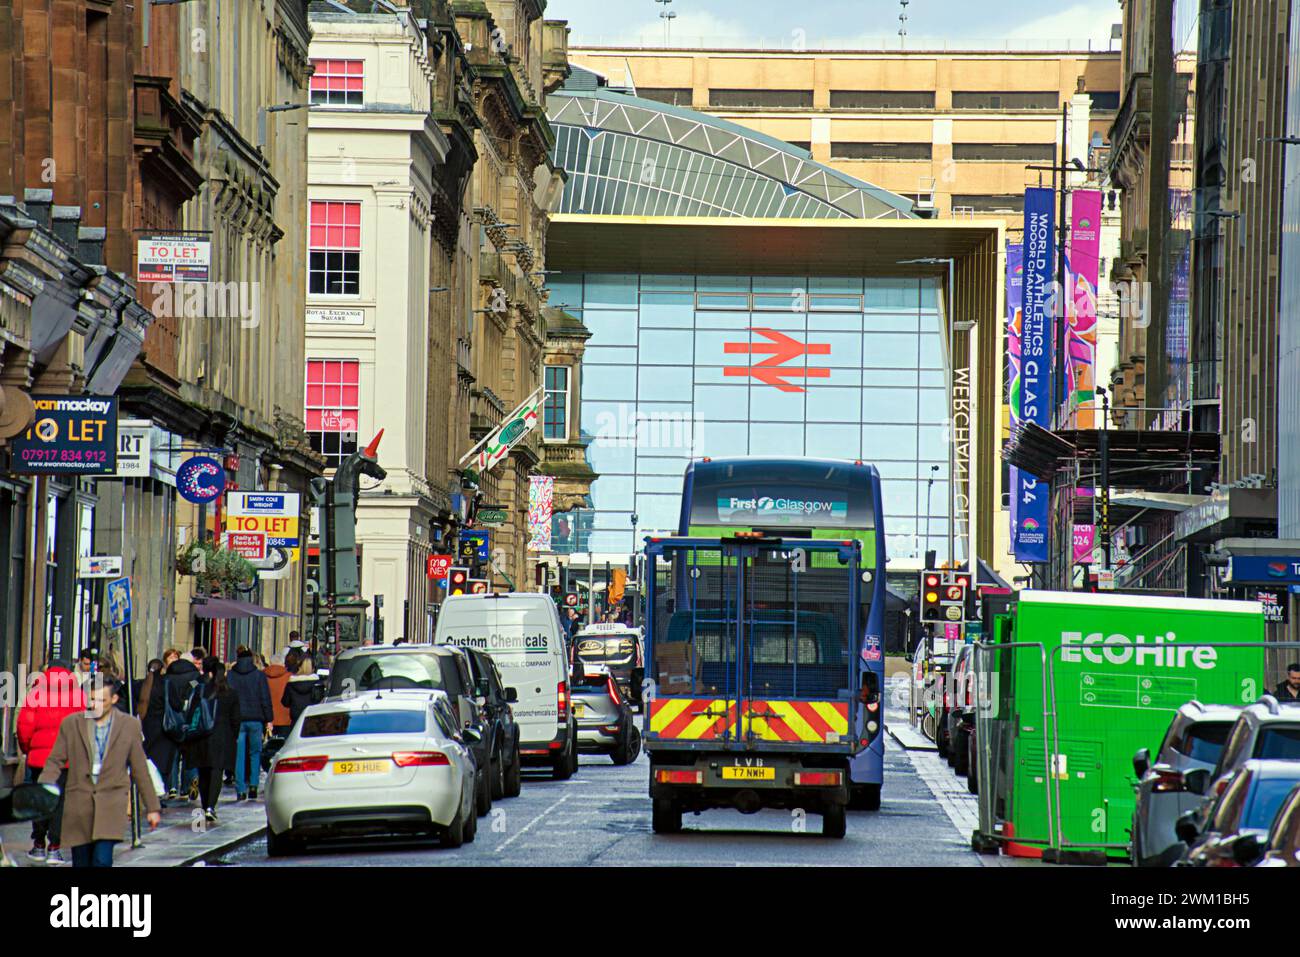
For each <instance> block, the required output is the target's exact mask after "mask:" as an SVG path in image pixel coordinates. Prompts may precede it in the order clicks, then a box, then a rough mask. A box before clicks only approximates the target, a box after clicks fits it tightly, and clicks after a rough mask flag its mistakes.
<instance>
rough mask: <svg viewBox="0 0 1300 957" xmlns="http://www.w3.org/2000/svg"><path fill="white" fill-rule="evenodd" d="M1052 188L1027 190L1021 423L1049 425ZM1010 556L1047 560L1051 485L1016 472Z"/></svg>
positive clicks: (1050, 416) (1051, 309)
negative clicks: (1014, 517) (1014, 518)
mask: <svg viewBox="0 0 1300 957" xmlns="http://www.w3.org/2000/svg"><path fill="white" fill-rule="evenodd" d="M1054 196H1055V190H1051V189H1044V188H1042V187H1030V188H1029V189H1026V190H1025V272H1024V277H1025V285H1024V295H1023V307H1022V310H1021V312H1022V315H1021V320H1020V421H1021V422H1033V423H1035V424H1037V425H1041V426H1043V427H1044V428H1051V426H1052V421H1051V419H1052V395H1051V392H1052V384H1051V383H1052V353H1053V351H1054V349H1053V342H1052V338H1053V329H1054V322H1053V312H1054V307H1053V302H1054V301H1055V297H1054V296H1053V295H1052V292H1053V279H1052V272H1053V269H1052V267H1053V265H1054V258H1055V257H1054V255H1053V253H1054V249H1053V242H1052V228H1053V220H1054V216H1053V209H1052V207H1053V205H1054V204H1053V197H1054ZM1017 478H1018V481H1017V483H1016V485H1015V486H1014V492H1015V495H1016V498H1017V502H1016V524H1015V527H1014V529H1013V538H1012V540H1013V543H1014V554H1015V558H1016V561H1018V562H1046V561H1047V560H1048V554H1047V526H1048V504H1049V503H1048V495H1049V493H1050V487H1049V486H1048V483H1046V482H1040V481H1038V480H1037V479H1035V478H1034V477H1032V476H1029V475H1019V476H1017Z"/></svg>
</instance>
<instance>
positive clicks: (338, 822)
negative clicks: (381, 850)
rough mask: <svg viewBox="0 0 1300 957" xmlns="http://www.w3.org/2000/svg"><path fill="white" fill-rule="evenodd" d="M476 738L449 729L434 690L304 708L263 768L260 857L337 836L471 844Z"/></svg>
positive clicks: (441, 697)
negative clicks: (263, 833) (266, 774)
mask: <svg viewBox="0 0 1300 957" xmlns="http://www.w3.org/2000/svg"><path fill="white" fill-rule="evenodd" d="M477 734H478V732H477V730H475V729H474V728H464V729H462V728H459V727H457V725H456V722H455V717H454V714H453V711H452V708H451V703H450V699H449V697H448V695H447V694H446V693H445V692H443V691H441V690H434V691H432V692H431V693H418V692H412V691H409V690H408V691H374V692H363V693H360V694H357V695H354V696H351V697H347V698H336V699H331V700H328V701H326V702H323V703H321V704H315V705H310V706H309V707H308V708H307V710H306V711H304V712H303V714H302V717H301V719H300V720H299V721H298V722H297V724H295V725H294V727H293V730H292V731H291V732H290V733H289V737H288V738H287V739H286V740H285V743H284V747H282V748H281V749H280V752H279V753H278V754H277V755H276V757H275V760H274V761H273V762H272V764H271V773H270V777H269V780H268V781H267V788H266V823H267V828H266V850H267V854H268V855H270V856H271V857H279V856H282V855H285V854H290V853H295V852H298V851H300V850H302V849H303V847H304V846H305V843H306V842H307V841H310V840H319V839H323V838H328V837H335V836H344V835H347V836H358V835H379V834H420V835H430V836H438V837H440V838H441V839H442V842H443V844H444V845H445V846H447V847H459V846H460V845H461V844H462V843H463V842H465V841H472V840H474V836H475V833H476V831H477V828H478V818H477V816H476V815H475V810H474V788H475V781H476V779H477V778H478V776H479V775H478V768H477V766H476V765H475V763H474V755H473V753H472V752H471V750H470V747H469V744H470V743H471V742H472V741H473V740H474V737H475V736H476V735H477Z"/></svg>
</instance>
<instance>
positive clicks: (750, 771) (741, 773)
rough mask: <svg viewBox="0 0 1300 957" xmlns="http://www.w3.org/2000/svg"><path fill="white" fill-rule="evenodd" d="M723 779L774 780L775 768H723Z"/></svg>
mask: <svg viewBox="0 0 1300 957" xmlns="http://www.w3.org/2000/svg"><path fill="white" fill-rule="evenodd" d="M722 779H723V780H724V781H775V780H776V768H723V769H722Z"/></svg>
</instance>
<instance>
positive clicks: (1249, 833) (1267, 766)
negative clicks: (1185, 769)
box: [1176, 758, 1300, 867]
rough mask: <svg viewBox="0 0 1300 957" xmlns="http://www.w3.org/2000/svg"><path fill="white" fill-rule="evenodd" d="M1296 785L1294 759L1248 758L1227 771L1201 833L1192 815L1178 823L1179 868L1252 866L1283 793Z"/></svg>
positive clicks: (1298, 766)
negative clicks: (1181, 846) (1225, 782)
mask: <svg viewBox="0 0 1300 957" xmlns="http://www.w3.org/2000/svg"><path fill="white" fill-rule="evenodd" d="M1298 784H1300V761H1276V760H1271V761H1266V760H1259V759H1257V758H1250V759H1249V760H1247V761H1246V762H1245V763H1244V764H1243V765H1242V766H1241V767H1240V768H1238V769H1237V770H1236V771H1235V772H1233V774H1232V776H1231V778H1230V779H1229V781H1228V786H1227V787H1226V788H1224V790H1223V793H1222V794H1220V795H1219V797H1218V798H1217V799H1216V801H1215V803H1214V806H1213V808H1212V810H1211V811H1210V814H1209V817H1208V823H1207V825H1206V827H1205V828H1204V829H1203V830H1202V829H1201V828H1200V827H1198V825H1197V814H1196V812H1195V811H1188V812H1187V813H1186V814H1184V815H1183V816H1182V817H1180V818H1179V819H1178V823H1177V825H1176V827H1177V829H1178V836H1179V837H1180V838H1181V839H1182V840H1183V841H1184V842H1185V843H1186V844H1187V851H1186V853H1185V854H1184V855H1183V857H1182V859H1181V860H1180V861H1179V862H1178V863H1179V864H1180V865H1181V866H1184V867H1242V866H1246V865H1250V864H1254V863H1255V862H1256V861H1257V860H1259V858H1260V856H1261V854H1262V851H1263V841H1264V838H1265V837H1266V836H1267V835H1268V831H1269V827H1270V826H1271V825H1272V823H1273V819H1274V818H1275V817H1276V816H1277V812H1278V808H1280V807H1281V806H1282V802H1283V801H1284V800H1285V799H1286V797H1287V795H1288V794H1290V793H1291V791H1292V790H1293V789H1294V788H1295V787H1296V785H1298Z"/></svg>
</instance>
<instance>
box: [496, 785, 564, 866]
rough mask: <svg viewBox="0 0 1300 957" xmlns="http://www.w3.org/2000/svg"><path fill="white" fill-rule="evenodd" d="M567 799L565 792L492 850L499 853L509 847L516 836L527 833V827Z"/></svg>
mask: <svg viewBox="0 0 1300 957" xmlns="http://www.w3.org/2000/svg"><path fill="white" fill-rule="evenodd" d="M568 799H569V796H568V795H567V794H565V795H564V796H562V797H561V798H560V799H559V800H558V801H556V802H555V803H554V804H552V805H551V806H550V807H548V808H547V809H546V810H545V811H543V812H542V813H541V814H538V815H537V816H536V817H535V818H533V819H532V820H531V821H529V822H528V823H527V824H525V825H524V826H523V827H521V828H520V829H519V830H517V831H515V833H513V834H511V835H510V836H509V837H508V838H506V839H505V840H504V841H502V842H501V843H500V844H498V845H497V846H496V847H495V848H494V849H493V850H494V852H495V853H497V854H500V853H501V852H502V851H504V850H505V849H506V848H507V847H509V846H510V845H511V844H513V843H514V842H515V839H516V838H520V837H523V836H524V835H525V834H526V833H528V829H529V828H531V827H532V826H533V825H534V824H536V823H537V822H538V821H540V820H541V819H542V818H544V817H546V815H548V814H550V813H551V812H552V811H554V810H555V809H556V808H557V807H559V806H560V805H561V804H563V803H564V802H565V801H567V800H568Z"/></svg>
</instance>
